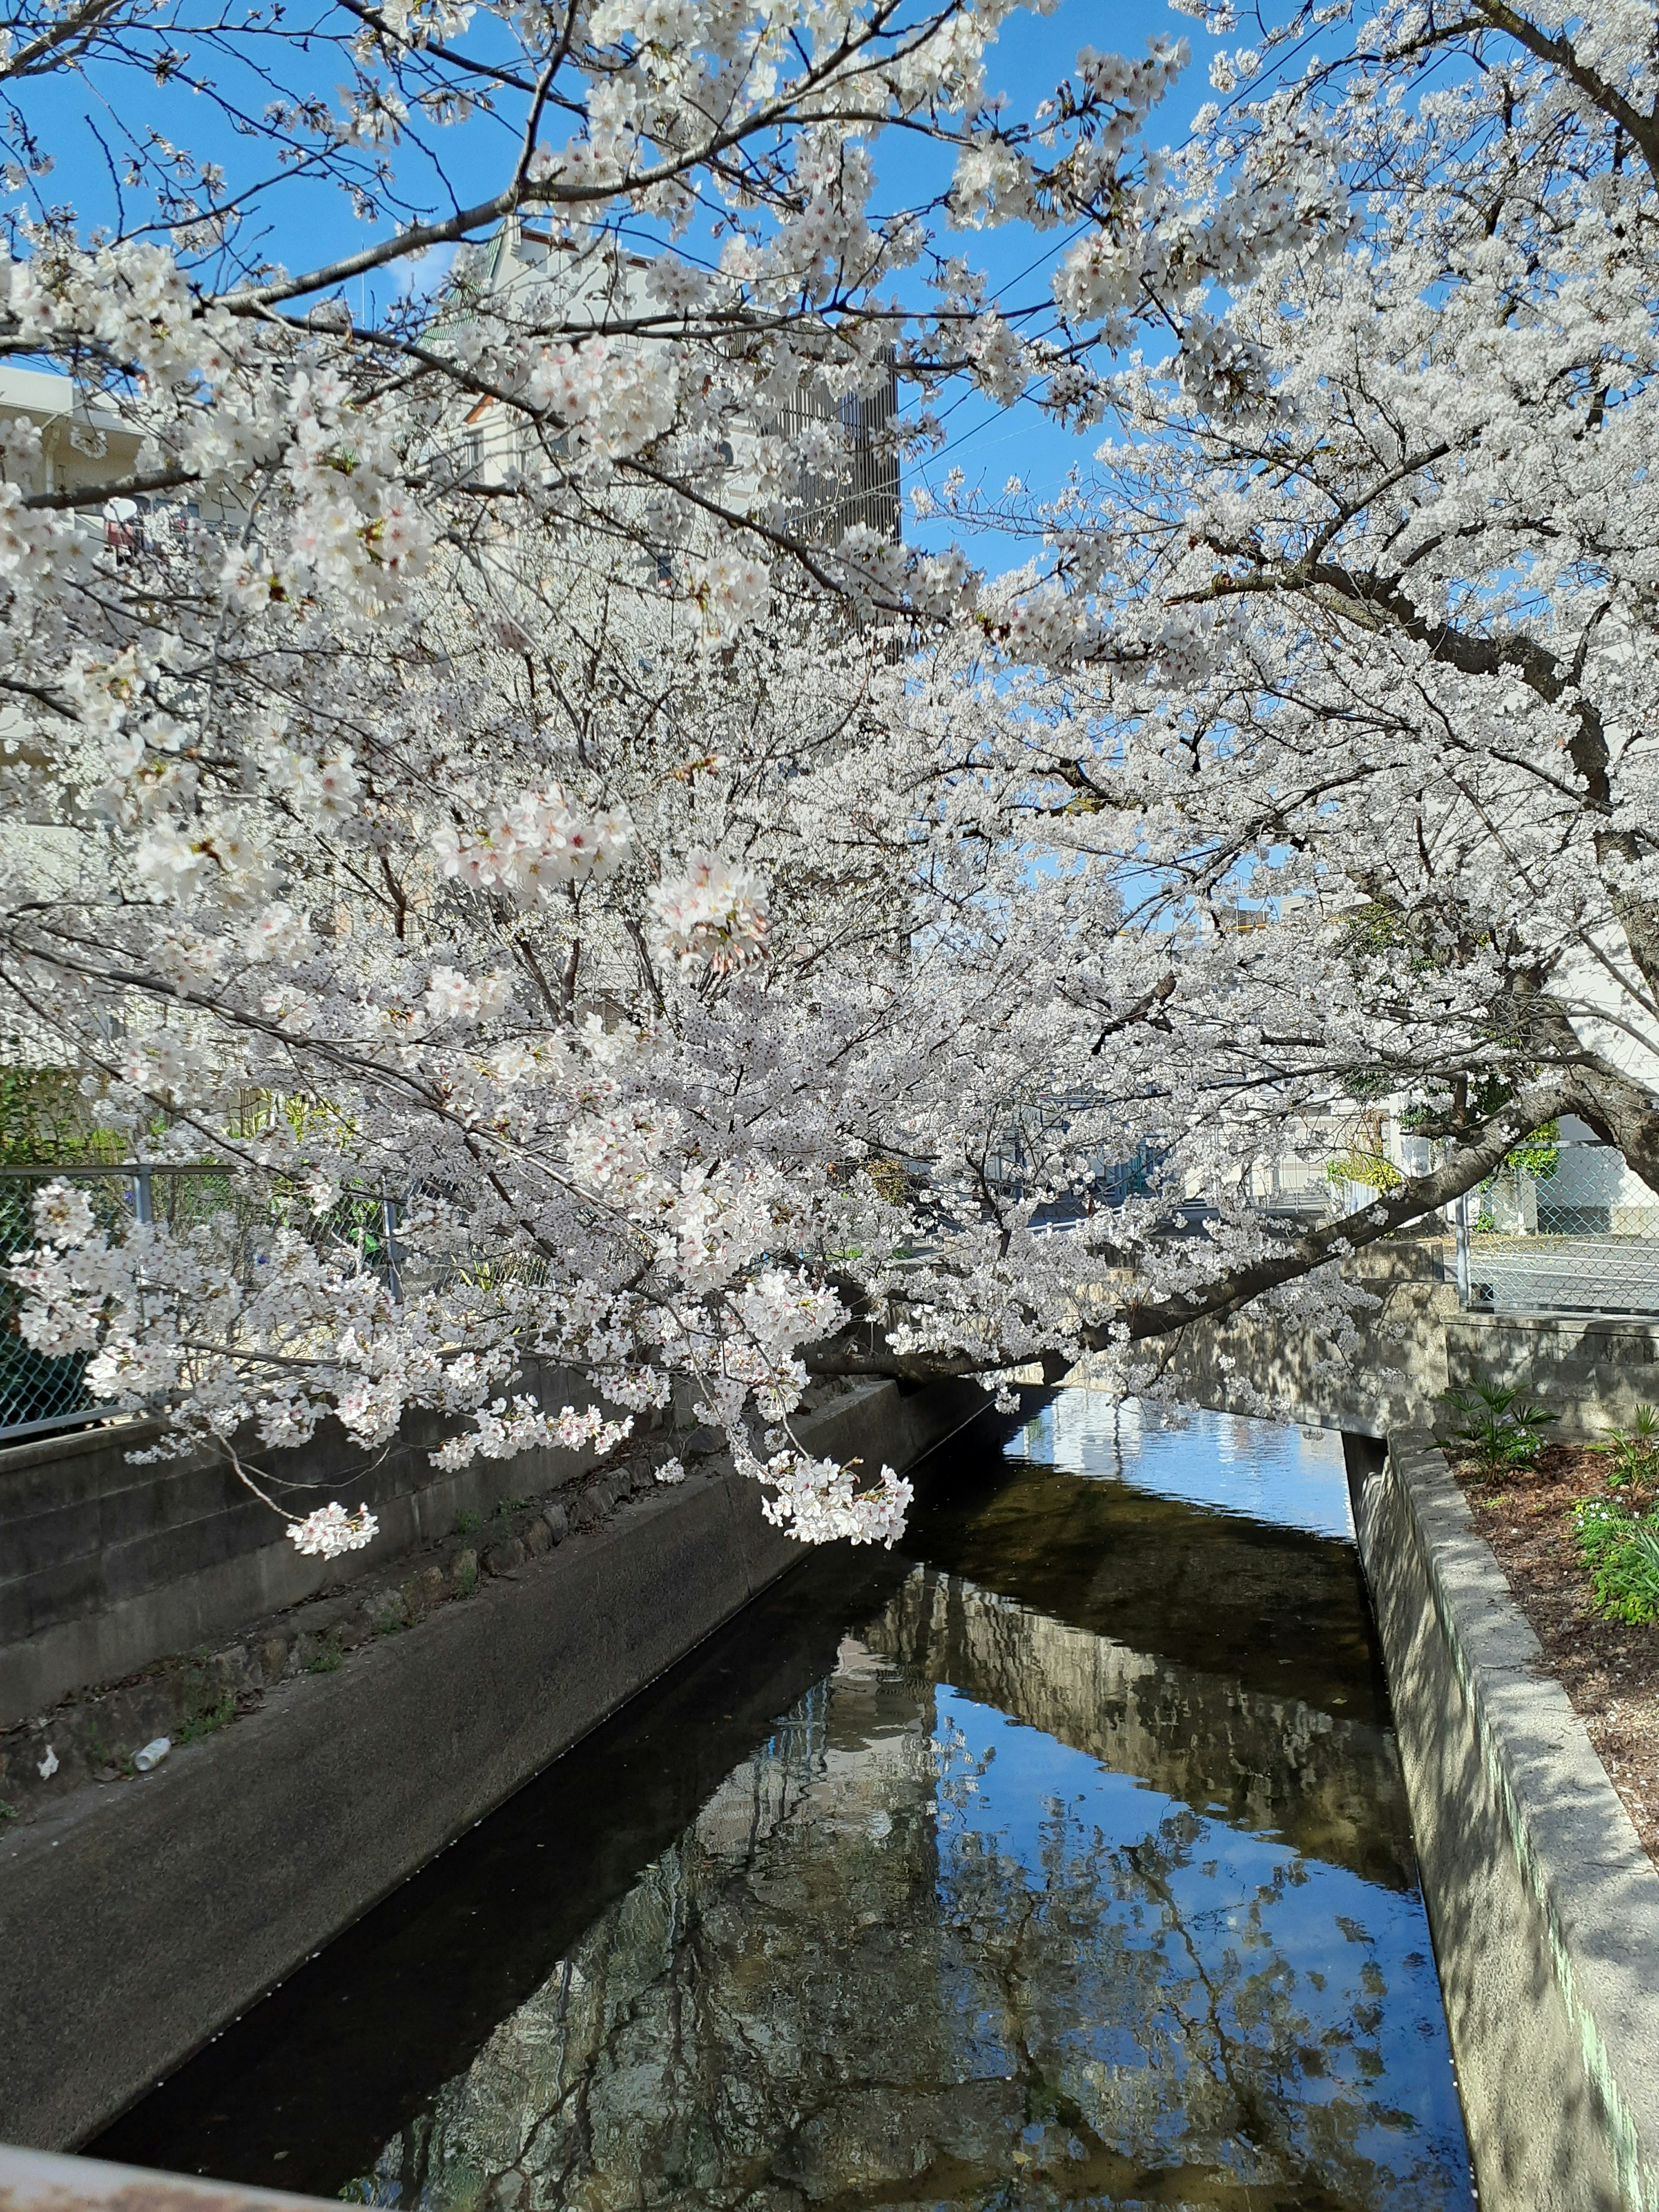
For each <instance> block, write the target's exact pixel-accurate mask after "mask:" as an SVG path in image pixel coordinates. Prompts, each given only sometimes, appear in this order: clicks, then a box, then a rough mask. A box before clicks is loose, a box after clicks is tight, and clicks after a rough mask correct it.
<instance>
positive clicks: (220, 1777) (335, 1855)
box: [0, 1383, 988, 2149]
mask: <svg viewBox="0 0 1659 2212" xmlns="http://www.w3.org/2000/svg"><path fill="white" fill-rule="evenodd" d="M987 1404H988V1401H987V1398H986V1396H985V1394H984V1392H983V1391H982V1390H981V1389H979V1388H978V1387H977V1386H976V1385H974V1384H959V1383H951V1384H945V1385H941V1386H939V1387H937V1388H935V1389H927V1390H922V1391H915V1392H910V1393H903V1392H901V1391H900V1390H899V1389H896V1386H895V1385H893V1384H892V1383H876V1384H871V1385H868V1386H866V1387H865V1388H863V1389H860V1390H858V1391H856V1392H854V1393H853V1394H851V1395H849V1396H848V1397H847V1398H845V1399H843V1400H842V1401H840V1402H839V1403H837V1404H836V1405H835V1406H833V1407H829V1408H827V1409H826V1410H825V1411H824V1412H823V1413H822V1414H820V1415H819V1416H818V1417H817V1419H814V1420H811V1421H807V1422H803V1423H802V1424H800V1425H799V1433H800V1435H801V1438H802V1441H803V1442H804V1443H809V1444H811V1445H812V1446H813V1447H814V1448H815V1449H818V1450H820V1451H829V1452H834V1453H836V1455H839V1456H841V1457H842V1458H846V1457H849V1456H851V1455H854V1453H861V1454H862V1455H864V1456H865V1457H866V1459H869V1460H871V1461H873V1462H879V1461H880V1460H882V1459H884V1458H885V1459H886V1460H888V1461H890V1462H892V1463H893V1464H895V1465H896V1466H898V1467H900V1468H903V1467H907V1466H909V1465H910V1464H912V1463H913V1462H915V1461H916V1460H917V1459H919V1458H921V1456H922V1455H923V1454H924V1453H925V1452H927V1451H928V1450H930V1449H932V1448H933V1446H934V1445H936V1444H939V1443H942V1442H944V1441H945V1438H947V1437H950V1436H951V1435H953V1434H954V1433H955V1432H956V1431H957V1430H958V1429H960V1428H962V1427H963V1426H964V1425H966V1424H967V1423H968V1422H969V1421H970V1420H972V1419H975V1417H976V1416H977V1415H978V1414H980V1413H982V1412H983V1411H984V1410H985V1409H986V1407H987ZM760 1503H761V1493H760V1492H759V1491H758V1489H757V1487H756V1486H755V1485H754V1484H752V1483H750V1482H745V1481H743V1480H740V1479H739V1478H738V1477H737V1476H734V1475H733V1476H726V1478H724V1479H714V1480H708V1479H698V1478H696V1477H694V1478H692V1479H691V1480H688V1481H687V1482H686V1483H685V1484H684V1486H680V1487H678V1488H675V1489H671V1490H667V1491H664V1492H661V1493H659V1495H657V1496H654V1497H650V1498H642V1499H639V1500H636V1501H635V1503H634V1504H631V1505H629V1506H627V1507H625V1508H624V1509H623V1510H622V1512H620V1513H619V1514H618V1515H617V1517H616V1519H615V1520H614V1521H612V1522H611V1523H609V1524H608V1525H607V1526H605V1528H601V1529H600V1530H599V1532H598V1533H597V1534H592V1535H590V1536H574V1537H571V1538H569V1539H568V1541H566V1542H565V1543H564V1544H562V1545H561V1546H560V1547H559V1548H558V1550H556V1552H553V1553H550V1554H549V1555H547V1556H546V1557H545V1558H544V1559H537V1560H533V1561H532V1562H530V1563H529V1564H528V1565H526V1566H524V1567H523V1568H520V1569H519V1570H518V1571H516V1572H515V1573H513V1575H512V1576H510V1577H506V1578H503V1579H501V1580H498V1581H492V1582H489V1583H485V1584H484V1585H483V1586H482V1587H481V1588H480V1589H479V1590H478V1592H477V1595H476V1596H475V1597H473V1598H471V1599H469V1600H467V1601H465V1602H463V1603H458V1604H453V1605H449V1606H446V1607H443V1608H442V1609H441V1611H439V1612H438V1613H435V1614H433V1615H432V1616H431V1617H430V1618H429V1619H428V1620H426V1621H424V1622H422V1624H421V1625H420V1626H418V1627H417V1628H416V1629H414V1630H411V1631H410V1633H409V1634H407V1635H405V1636H399V1637H394V1638H387V1639H386V1640H385V1641H383V1642H380V1643H379V1644H374V1645H373V1646H370V1647H368V1648H366V1649H364V1650H362V1651H360V1652H359V1653H357V1654H356V1656H355V1657H354V1658H353V1660H352V1662H350V1663H349V1665H347V1666H345V1667H343V1668H341V1669H340V1671H339V1672H338V1673H337V1674H321V1675H313V1676H307V1677H304V1678H302V1679H301V1680H295V1681H289V1682H285V1683H283V1684H282V1685H281V1686H279V1687H278V1688H276V1690H274V1691H272V1692H270V1693H269V1694H268V1695H267V1697H266V1699H265V1700H264V1704H263V1705H261V1706H260V1707H259V1709H258V1711H256V1712H253V1713H252V1714H250V1715H249V1716H248V1717H246V1719H245V1720H242V1721H240V1722H239V1723H237V1724H236V1725H235V1726H234V1728H229V1729H225V1730H224V1731H223V1732H222V1734H220V1735H215V1736H212V1737H210V1738H209V1739H208V1740H207V1741H204V1742H202V1743H197V1744H193V1745H191V1746H189V1747H186V1748H185V1749H182V1750H179V1751H177V1752H175V1753H173V1756H172V1757H171V1758H169V1759H167V1762H166V1763H165V1765H162V1766H161V1767H158V1768H157V1769H156V1770H155V1772H154V1773H152V1774H149V1775H147V1776H145V1777H143V1778H142V1779H141V1780H139V1781H137V1782H134V1783H130V1784H121V1785H118V1786H111V1787H107V1788H96V1787H88V1788H86V1789H83V1790H78V1791H76V1793H75V1794H74V1795H73V1796H70V1797H67V1798H65V1799H64V1800H63V1801H62V1802H61V1803H60V1804H58V1805H57V1806H54V1807H53V1808H52V1810H51V1812H50V1813H49V1814H46V1815H44V1816H43V1817H42V1818H40V1820H36V1821H33V1822H32V1823H30V1825H29V1826H27V1828H26V1829H23V1830H20V1831H18V1832H15V1834H14V1835H13V1836H12V1837H10V1838H7V1839H6V1840H5V1841H4V1842H0V2140H9V2141H12V2142H21V2143H27V2144H30V2145H33V2146H36V2147H39V2148H43V2149H58V2148H64V2147H67V2146H70V2145H73V2144H75V2143H76V2142H82V2141H84V2140H85V2139H86V2138H87V2137H88V2136H90V2135H92V2134H94V2132H95V2131H96V2130H98V2129H99V2128H100V2127H101V2126H103V2125H104V2124H106V2123H107V2122H108V2121H109V2120H111V2119H112V2118H114V2117H115V2115H116V2114H117V2113H118V2112H120V2111H122V2110H123V2109H124V2108H125V2106H127V2105H128V2104H130V2103H131V2101H132V2100H134V2099H135V2098H136V2097H137V2096H139V2095H141V2094H142V2093H143V2092H144V2091H145V2090H146V2089H147V2088H149V2087H150V2086H151V2084H152V2083H153V2082H155V2081H156V2080H157V2079H158V2078H159V2077H160V2076H161V2075H164V2074H166V2073H167V2072H168V2071H170V2070H171V2069H173V2067H175V2066H177V2065H178V2064H179V2063H180V2061H181V2060H183V2059H184V2058H185V2057H188V2056H189V2054H190V2053H191V2051H194V2050H196V2049H197V2048H198V2047H199V2045H201V2044H202V2043H204V2041H205V2040H206V2039H208V2038H209V2036H210V2035H211V2034H212V2033H214V2031H215V2030H216V2029H217V2028H218V2027H222V2025H223V2024H224V2023H225V2021H228V2020H229V2019H231V2018H232V2017H234V2015H236V2014H237V2013H239V2012H240V2011H243V2010H245V2009H246V2007H247V2006H248V2005H250V2004H252V2002H254V2001H255V2000H256V1999H257V1998H258V1996H260V1994H261V1993H262V1992H263V1991H264V1990H266V1989H268V1988H270V1986H271V1985H272V1984H274V1983H276V1982H277V1981H279V1980H280V1979H281V1978H283V1976H284V1975H285V1974H287V1973H289V1972H291V1971H292V1969H293V1968H294V1967H295V1966H296V1965H298V1964H299V1963H300V1961H301V1960H303V1959H304V1958H306V1957H307V1955H308V1954H310V1953H311V1952H313V1951H314V1950H317V1949H318V1948H320V1947H321V1946H322V1945H323V1944H324V1943H325V1942H328V1941H329V1940H330V1939H331V1937H332V1936H336V1935H337V1934H338V1933H339V1931H340V1930H341V1929H343V1928H344V1927H346V1926H347V1925H348V1924H349V1923H350V1922H351V1921H353V1920H355V1919H356V1918H357V1917H359V1916H360V1915H361V1914H362V1913H363V1912H365V1911H367V1910H368V1907H369V1906H370V1905H374V1903H375V1902H376V1901H377V1900H378V1899H380V1898H381V1897H383V1896H385V1895H386V1893H387V1892H388V1891H389V1890H391V1889H392V1888H394V1887H396V1886H397V1884H398V1882H400V1881H403V1880H404V1877H405V1876H406V1875H409V1874H411V1873H412V1872H413V1871H414V1870H415V1869H416V1867H418V1866H420V1865H422V1863H424V1862H425V1861H426V1860H427V1859H428V1858H430V1857H432V1856H433V1854H434V1853H435V1852H436V1851H438V1850H441V1849H442V1847H443V1845H444V1844H446V1843H447V1842H448V1841H449V1840H450V1838H452V1837H453V1836H455V1835H457V1834H459V1832H460V1831H461V1830H462V1829H464V1828H465V1827H466V1826H469V1825H471V1823H472V1822H474V1821H476V1820H480V1819H482V1818H483V1815H484V1814H486V1813H488V1812H489V1811H491V1810H492V1809H493V1808H494V1807H495V1806H496V1805H498V1804H499V1803H501V1801H502V1800H503V1799H504V1798H506V1797H507V1796H510V1795H511V1794H512V1793H513V1790H516V1789H517V1788H518V1787H519V1786H520V1784H522V1783H524V1782H526V1781H527V1780H528V1779H529V1778H530V1777H531V1776H532V1774H534V1773H536V1772H538V1771H539V1769H540V1768H542V1767H543V1766H544V1765H547V1764H548V1762H549V1761H550V1759H555V1758H556V1757H557V1755H558V1754H559V1753H560V1752H562V1751H563V1750H565V1749H567V1748H568V1746H569V1745H571V1744H572V1743H574V1741H576V1740H577V1738H578V1737H580V1736H581V1735H585V1734H586V1732H587V1731H588V1730H589V1729H592V1728H594V1727H596V1726H597V1725H598V1723H599V1722H600V1721H602V1720H603V1719H605V1717H606V1716H607V1715H608V1714H610V1713H611V1712H613V1711H615V1710H616V1709H617V1706H618V1705H622V1704H623V1703H624V1702H625V1701H626V1700H627V1699H629V1698H631V1697H632V1696H634V1695H635V1693H636V1692H638V1691H640V1690H641V1689H642V1688H643V1687H644V1686H646V1684H647V1683H648V1682H650V1681H651V1680H653V1678H654V1677H655V1676H656V1675H658V1674H662V1673H663V1672H665V1670H666V1669H667V1668H670V1667H671V1666H673V1665H674V1664H675V1662H677V1661H678V1660H679V1659H681V1658H683V1657H684V1656H685V1654H686V1652H688V1651H689V1650H690V1649H691V1648H692V1646H693V1645H694V1644H697V1643H699V1642H701V1641H702V1638H704V1637H705V1636H708V1635H709V1634H710V1633H711V1632H713V1631H714V1629H716V1628H718V1627H719V1626H720V1625H721V1624H722V1623H723V1622H724V1621H726V1620H729V1619H730V1618H731V1616H732V1614H733V1613H736V1612H737V1611H738V1608H739V1607H742V1606H743V1605H744V1604H746V1603H747V1602H748V1601H749V1599H750V1597H752V1596H754V1595H756V1594H757V1592H758V1591H759V1590H761V1589H763V1588H764V1587H765V1586H766V1585H767V1584H768V1583H771V1582H773V1581H775V1579H776V1577H778V1576H779V1575H781V1574H782V1573H783V1572H784V1571H786V1570H787V1568H788V1567H789V1566H791V1565H793V1564H794V1563H795V1561H796V1560H798V1559H799V1558H800V1557H801V1553H800V1548H799V1546H798V1545H796V1544H794V1543H793V1542H792V1541H789V1540H788V1539H787V1537H785V1536H784V1535H782V1534H781V1533H780V1532H779V1531H778V1530H776V1529H775V1528H771V1527H769V1525H768V1524H767V1523H766V1522H764V1521H763V1518H762V1516H761V1512H760Z"/></svg>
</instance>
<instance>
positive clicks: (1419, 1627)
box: [1350, 1430, 1659, 2212]
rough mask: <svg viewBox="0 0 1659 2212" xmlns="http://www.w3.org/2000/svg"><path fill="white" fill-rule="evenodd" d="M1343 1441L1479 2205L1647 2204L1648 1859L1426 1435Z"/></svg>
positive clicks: (1652, 2194) (1651, 2063) (1656, 1974)
mask: <svg viewBox="0 0 1659 2212" xmlns="http://www.w3.org/2000/svg"><path fill="white" fill-rule="evenodd" d="M1358 1457H1359V1455H1358V1453H1355V1454H1352V1455H1351V1460H1350V1482H1351V1487H1352V1492H1353V1506H1354V1525H1355V1528H1356V1530H1357V1532H1358V1540H1359V1549H1360V1555H1361V1558H1362V1559H1363V1560H1364V1565H1365V1571H1366V1574H1367V1577H1368V1578H1369V1580H1370V1585H1371V1592H1372V1601H1373V1605H1374V1607H1375V1611H1376V1620H1377V1626H1378V1629H1379V1632H1380V1634H1381V1638H1382V1644H1383V1656H1384V1660H1385V1662H1386V1665H1387V1668H1388V1675H1389V1689H1390V1692H1391V1693H1392V1697H1393V1701H1394V1707H1395V1721H1396V1725H1397V1727H1398V1730H1399V1736H1400V1746H1401V1759H1402V1762H1403V1764H1404V1767H1405V1772H1406V1783H1407V1791H1408V1793H1409V1796H1410V1800H1411V1808H1412V1815H1413V1825H1414V1827H1415V1829H1416V1833H1417V1844H1418V1851H1419V1858H1420V1860H1421V1863H1422V1871H1423V1886H1424V1892H1425V1897H1426V1899H1427V1901H1428V1908H1429V1915H1430V1920H1431V1925H1432V1927H1433V1930H1434V1938H1435V1948H1436V1953H1437V1959H1438V1961H1439V1966H1440V1976H1441V1983H1442V1986H1443V1990H1444V1992H1445V1999H1446V2013H1447V2019H1448V2021H1449V2026H1450V2029H1451V2039H1452V2048H1453V2051H1454V2054H1455V2058H1456V2062H1457V2067H1458V2075H1459V2082H1460V2087H1461V2089H1462V2098H1463V2106H1464V2113H1465V2118H1466V2119H1467V2122H1468V2132H1469V2143H1470V2149H1471V2152H1472V2154H1473V2156H1474V2166H1475V2174H1476V2179H1477V2181H1478V2183H1479V2185H1480V2201H1481V2204H1482V2207H1483V2212H1615V2209H1616V2212H1655V2208H1659V1873H1656V1872H1655V1870H1654V1868H1653V1866H1652V1864H1651V1863H1650V1860H1649V1858H1648V1857H1647V1854H1646V1852H1645V1851H1644V1850H1643V1848H1642V1845H1641V1844H1640V1842H1639V1840H1638V1837H1637V1834H1636V1831H1635V1828H1634V1827H1633V1826H1632V1823H1631V1820H1630V1818H1629V1815H1628V1814H1626V1811H1625V1808H1624V1807H1623V1806H1622V1805H1621V1804H1620V1802H1619V1799H1618V1796H1617V1795H1616V1794H1615V1792H1614V1790H1613V1785H1612V1784H1611V1783H1610V1782H1609V1781H1608V1780H1607V1773H1606V1770H1605V1769H1604V1768H1603V1766H1602V1765H1601V1760H1600V1759H1599V1758H1598V1757H1597V1756H1596V1753H1595V1749H1594V1747H1592V1745H1591V1743H1590V1741H1589V1736H1588V1735H1586V1734H1585V1731H1584V1728H1583V1723H1582V1722H1581V1721H1580V1720H1579V1718H1578V1717H1577V1714H1576V1713H1575V1712H1574V1711H1573V1710H1572V1707H1571V1704H1570V1702H1569V1700H1568V1699H1567V1696H1566V1693H1565V1691H1564V1690H1563V1689H1562V1688H1561V1687H1560V1686H1559V1683H1557V1682H1556V1681H1555V1680H1553V1678H1552V1677H1550V1676H1549V1675H1548V1674H1546V1673H1545V1671H1544V1669H1543V1664H1542V1654H1541V1650H1540V1647H1539V1644H1538V1640H1537V1638H1536V1637H1535V1636H1534V1634H1533V1632H1532V1630H1531V1629H1530V1628H1529V1627H1528V1625H1527V1622H1526V1620H1525V1618H1524V1617H1523V1615H1522V1613H1521V1611H1520V1608H1519V1607H1517V1606H1516V1602H1515V1601H1514V1599H1513V1598H1512V1597H1511V1596H1510V1590H1509V1585H1508V1583H1506V1582H1505V1580H1504V1574H1503V1571H1502V1570H1501V1568H1500V1567H1499V1566H1498V1562H1497V1560H1496V1559H1494V1557H1493V1556H1492V1552H1491V1550H1490V1548H1489V1547H1487V1545H1486V1543H1485V1542H1483V1541H1482V1540H1481V1538H1480V1536H1479V1535H1478V1534H1476V1532H1475V1529H1474V1522H1473V1520H1472V1517H1471V1516H1470V1513H1469V1510H1468V1506H1467V1504H1465V1503H1464V1500H1463V1497H1462V1492H1460V1491H1459V1490H1458V1488H1457V1486H1456V1484H1455V1482H1454V1481H1453V1480H1452V1478H1451V1474H1450V1471H1449V1468H1448V1467H1447V1465H1446V1462H1445V1460H1444V1458H1443V1456H1442V1455H1441V1454H1440V1453H1439V1452H1438V1451H1437V1450H1436V1449H1434V1447H1433V1442H1432V1438H1431V1437H1430V1436H1429V1435H1428V1433H1427V1432H1426V1431H1409V1430H1408V1431H1399V1432H1396V1433H1395V1435H1394V1436H1393V1437H1391V1439H1390V1441H1389V1452H1388V1455H1387V1458H1386V1460H1385V1461H1383V1462H1382V1464H1380V1465H1379V1464H1377V1455H1376V1454H1375V1453H1373V1454H1372V1455H1370V1464H1369V1465H1356V1464H1355V1462H1356V1461H1357V1460H1358Z"/></svg>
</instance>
